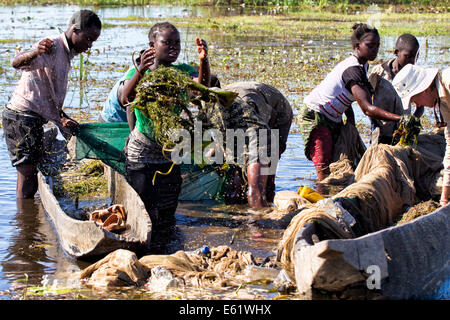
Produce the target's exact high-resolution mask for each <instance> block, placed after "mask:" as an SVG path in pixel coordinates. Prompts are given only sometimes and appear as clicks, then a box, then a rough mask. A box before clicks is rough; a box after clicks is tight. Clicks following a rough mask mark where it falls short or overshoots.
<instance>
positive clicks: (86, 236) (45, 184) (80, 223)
mask: <svg viewBox="0 0 450 320" xmlns="http://www.w3.org/2000/svg"><path fill="white" fill-rule="evenodd" d="M105 174H106V175H107V180H108V185H109V191H110V193H109V197H106V198H101V199H94V200H88V201H76V200H74V199H68V198H59V199H57V198H56V197H55V195H54V194H53V189H52V185H53V179H52V177H49V176H44V175H43V174H42V173H41V172H39V193H40V197H41V201H42V203H43V206H44V208H45V211H46V213H47V215H48V216H49V218H50V221H51V222H52V224H53V226H54V228H55V231H56V233H57V235H58V238H59V240H60V244H61V246H62V248H63V249H64V251H65V252H66V253H67V254H68V255H69V256H71V257H74V258H77V259H90V258H98V257H101V256H104V255H106V254H108V253H110V252H112V251H114V250H116V249H119V248H126V249H137V248H139V249H144V250H145V249H147V248H149V247H150V240H151V230H152V223H151V220H150V217H149V215H148V213H147V211H146V210H145V206H144V204H143V202H142V200H141V199H140V197H139V196H138V194H137V193H136V192H135V191H134V190H133V188H132V187H131V186H130V185H129V184H128V183H127V181H126V179H125V178H124V177H123V176H121V175H120V174H118V173H116V172H114V171H112V170H111V169H110V168H108V167H106V169H105ZM113 204H122V205H123V206H124V207H125V210H126V212H127V220H126V229H125V230H124V231H122V232H120V233H115V232H110V231H107V230H105V229H103V228H101V226H99V225H97V224H96V223H95V222H93V221H89V220H87V219H88V214H89V212H92V211H93V210H96V209H98V208H107V207H109V206H110V205H113Z"/></svg>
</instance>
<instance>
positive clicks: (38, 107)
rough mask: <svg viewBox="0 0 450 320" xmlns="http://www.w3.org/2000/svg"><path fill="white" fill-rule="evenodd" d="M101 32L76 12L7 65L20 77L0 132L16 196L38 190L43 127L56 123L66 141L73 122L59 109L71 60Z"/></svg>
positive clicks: (89, 15) (91, 17)
mask: <svg viewBox="0 0 450 320" xmlns="http://www.w3.org/2000/svg"><path fill="white" fill-rule="evenodd" d="M100 32H101V21H100V19H99V17H98V16H97V15H96V14H95V13H94V12H92V11H91V10H80V11H78V12H76V13H74V14H73V16H72V17H71V19H70V20H69V26H68V29H67V30H66V31H65V32H63V33H61V34H58V35H53V36H50V37H47V38H44V39H42V40H40V41H38V42H37V43H35V44H34V45H33V46H32V48H31V49H30V50H27V51H23V52H19V53H17V54H16V56H15V57H14V58H13V60H12V66H13V67H14V68H15V69H18V70H20V71H22V76H21V78H20V80H19V82H18V85H17V87H16V88H15V90H14V92H13V94H12V97H11V99H10V100H9V102H8V104H7V105H6V107H5V109H4V111H3V119H2V122H3V130H4V134H5V139H6V145H7V147H8V153H9V156H10V159H11V163H12V165H13V166H14V167H15V168H16V170H17V185H16V196H17V198H20V199H22V198H33V197H34V195H35V194H36V192H37V188H38V181H37V167H38V165H39V163H40V161H41V159H42V155H43V133H44V129H43V125H44V124H45V123H47V122H48V121H51V122H53V123H55V124H56V125H57V126H58V128H59V129H60V131H61V133H62V134H63V136H64V137H65V138H66V139H68V138H70V136H71V134H72V132H73V131H74V130H75V129H76V128H77V126H78V123H77V122H76V121H75V120H73V119H71V118H70V117H69V116H68V115H67V114H66V113H65V112H64V111H63V109H62V107H63V104H64V99H65V97H66V92H67V83H68V77H69V71H70V68H71V60H72V59H73V58H74V57H75V56H76V55H78V54H80V53H82V52H85V51H88V50H89V49H90V48H91V46H92V43H93V42H94V41H96V40H97V38H98V37H99V36H100Z"/></svg>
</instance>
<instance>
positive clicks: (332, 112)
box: [298, 23, 401, 181]
mask: <svg viewBox="0 0 450 320" xmlns="http://www.w3.org/2000/svg"><path fill="white" fill-rule="evenodd" d="M351 41H352V46H353V53H352V54H351V55H350V56H349V57H348V58H346V59H345V60H343V61H341V62H340V63H339V64H337V65H336V66H335V67H334V68H333V70H332V71H331V72H330V73H329V74H328V75H327V76H326V78H325V79H324V80H323V81H322V82H321V83H320V84H319V85H318V86H317V87H316V88H314V89H313V90H312V91H311V92H310V93H309V94H308V95H307V96H306V98H305V99H304V101H303V103H304V105H303V106H302V109H301V110H300V112H299V117H298V122H299V125H300V130H301V134H302V138H303V141H304V145H305V155H306V157H307V158H308V159H309V160H312V161H313V163H314V166H315V168H316V172H317V178H318V180H319V181H321V180H323V179H325V178H326V177H327V176H328V175H329V174H330V169H329V165H330V163H331V160H332V156H333V145H334V144H335V142H336V140H337V137H338V136H339V132H340V128H341V126H342V115H343V114H344V113H345V115H346V117H347V121H349V122H350V123H352V124H355V117H354V113H353V109H352V103H353V102H354V101H357V102H358V105H359V106H360V108H361V110H362V111H363V113H364V114H365V115H367V116H369V117H373V118H376V119H381V120H389V121H399V120H400V119H401V116H400V115H396V114H393V113H390V112H387V111H385V110H383V109H381V108H378V107H377V106H374V105H372V103H371V90H372V88H371V86H370V84H369V82H368V79H367V70H368V63H367V62H368V61H372V60H374V59H375V58H376V56H377V54H378V48H379V46H380V36H379V34H378V31H377V29H376V28H373V27H370V26H368V25H366V24H361V23H359V24H355V25H354V26H353V34H352V37H351Z"/></svg>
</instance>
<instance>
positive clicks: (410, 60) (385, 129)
mask: <svg viewBox="0 0 450 320" xmlns="http://www.w3.org/2000/svg"><path fill="white" fill-rule="evenodd" d="M419 48H420V45H419V41H418V40H417V38H416V37H415V36H413V35H412V34H409V33H405V34H402V35H401V36H400V37H398V38H397V41H396V43H395V49H394V55H395V58H392V59H389V60H387V61H385V62H383V63H380V64H377V65H376V66H374V67H373V68H372V71H371V73H370V76H369V82H370V84H371V85H372V87H373V90H374V92H373V104H374V105H376V106H379V107H380V108H382V109H384V110H386V111H388V112H391V113H395V114H399V115H402V114H411V108H407V109H403V105H402V102H401V100H400V98H399V96H398V95H397V92H396V91H395V89H394V88H393V86H392V80H393V79H394V77H395V75H396V74H397V73H398V72H399V71H400V70H401V69H402V68H403V67H404V66H406V65H408V64H415V63H416V61H417V58H418V55H419ZM423 111H424V108H423V106H418V107H416V110H415V111H414V116H416V117H419V118H420V117H421V116H422V114H423ZM370 122H371V123H372V131H374V130H375V129H376V128H380V129H379V130H380V133H379V138H378V142H379V143H385V144H392V143H393V138H392V137H393V135H394V132H395V130H396V129H397V128H398V122H394V121H385V120H379V119H375V118H374V117H370Z"/></svg>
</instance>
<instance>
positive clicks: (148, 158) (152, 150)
mask: <svg viewBox="0 0 450 320" xmlns="http://www.w3.org/2000/svg"><path fill="white" fill-rule="evenodd" d="M148 38H149V48H147V49H146V50H145V51H144V52H143V53H142V54H141V56H140V64H139V66H138V67H137V69H136V68H132V69H131V70H130V71H129V72H128V73H127V75H126V76H125V80H124V82H123V86H121V87H119V90H118V97H119V101H120V103H121V104H122V105H123V106H125V105H128V104H129V103H130V102H131V101H133V100H134V98H135V96H136V86H137V84H138V83H139V81H140V80H141V78H142V76H143V75H144V74H145V73H147V72H152V71H155V70H156V69H157V68H158V67H159V66H165V67H174V68H176V69H178V70H180V71H182V72H184V73H186V74H188V75H189V76H190V77H191V78H195V79H196V81H198V82H199V83H201V84H203V85H205V86H209V84H210V69H209V61H208V51H207V45H206V42H205V41H204V40H201V39H198V38H197V39H196V43H197V50H198V55H199V58H200V67H199V71H198V73H197V70H196V69H195V68H194V67H193V66H190V65H188V64H185V63H182V64H174V63H175V61H176V60H177V59H178V56H179V54H180V50H181V46H180V33H179V32H178V30H177V28H176V27H175V26H174V25H172V24H170V23H168V22H163V23H157V24H155V25H154V26H153V27H152V28H151V29H150V32H149V34H148ZM186 94H188V93H186ZM127 120H128V125H129V127H130V130H131V133H130V136H129V140H128V144H127V146H126V154H127V160H126V170H127V176H128V181H129V183H130V185H131V186H132V187H133V188H134V189H135V190H136V192H137V193H138V194H139V196H140V197H141V199H142V201H143V202H144V204H145V206H146V208H147V211H148V212H149V213H150V214H151V218H152V222H153V223H154V224H158V222H163V220H165V219H166V218H171V217H172V216H173V214H174V213H175V210H176V208H177V205H178V196H179V193H180V190H181V182H182V180H181V172H180V166H179V165H173V167H172V162H171V161H170V160H168V159H167V158H166V157H165V156H164V155H163V151H162V146H161V145H160V144H159V143H157V142H156V140H155V137H154V136H153V134H152V131H153V124H152V122H151V120H150V119H148V118H147V117H145V116H144V114H143V113H142V112H140V111H139V110H137V109H136V110H134V112H133V111H132V109H131V106H127ZM166 154H167V155H169V153H166ZM156 172H160V173H161V172H163V173H166V172H167V174H158V175H157V176H156V179H155V183H154V184H153V178H154V176H155V173H156Z"/></svg>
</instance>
